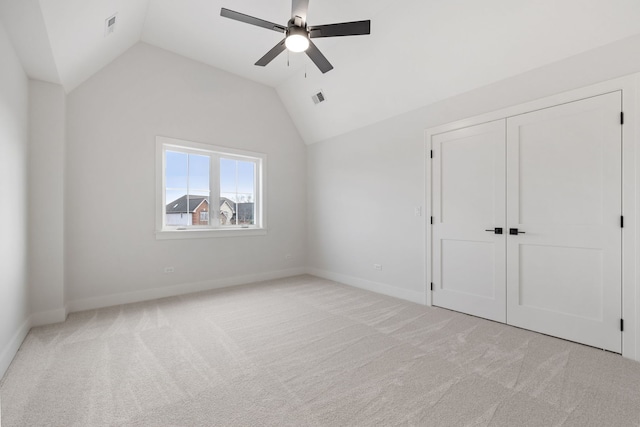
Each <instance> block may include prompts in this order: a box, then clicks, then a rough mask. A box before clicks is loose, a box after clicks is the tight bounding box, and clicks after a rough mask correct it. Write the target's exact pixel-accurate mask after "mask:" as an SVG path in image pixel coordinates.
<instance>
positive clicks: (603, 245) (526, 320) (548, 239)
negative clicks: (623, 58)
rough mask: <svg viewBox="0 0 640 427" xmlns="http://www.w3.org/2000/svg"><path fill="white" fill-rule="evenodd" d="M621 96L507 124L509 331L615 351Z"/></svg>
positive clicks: (617, 347) (618, 302)
mask: <svg viewBox="0 0 640 427" xmlns="http://www.w3.org/2000/svg"><path fill="white" fill-rule="evenodd" d="M620 111H621V93H620V92H615V93H611V94H606V95H602V96H597V97H594V98H589V99H586V100H581V101H576V102H572V103H569V104H564V105H560V106H556V107H552V108H547V109H544V110H540V111H536V112H532V113H528V114H523V115H520V116H516V117H513V118H509V119H508V121H507V165H508V166H507V223H508V227H509V228H510V229H511V228H514V229H517V230H518V232H524V233H525V234H517V235H511V234H507V323H509V324H511V325H515V326H519V327H522V328H526V329H531V330H534V331H538V332H542V333H545V334H549V335H553V336H557V337H560V338H565V339H568V340H572V341H577V342H581V343H584V344H588V345H592V346H595V347H598V348H603V349H607V350H610V351H615V352H621V341H622V335H621V332H620V315H621V259H622V258H621V242H622V233H621V228H620V214H621V203H622V196H621V193H622V185H621V176H622V175H621V153H622V151H621V148H622V147H621V145H622V130H621V125H620Z"/></svg>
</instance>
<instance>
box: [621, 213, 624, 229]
mask: <svg viewBox="0 0 640 427" xmlns="http://www.w3.org/2000/svg"><path fill="white" fill-rule="evenodd" d="M620 228H624V216H622V215H620Z"/></svg>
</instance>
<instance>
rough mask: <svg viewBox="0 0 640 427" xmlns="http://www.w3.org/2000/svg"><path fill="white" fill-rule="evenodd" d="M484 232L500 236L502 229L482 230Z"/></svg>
mask: <svg viewBox="0 0 640 427" xmlns="http://www.w3.org/2000/svg"><path fill="white" fill-rule="evenodd" d="M484 231H490V232H492V233H494V234H502V228H501V227H496V228H492V229H489V230H484Z"/></svg>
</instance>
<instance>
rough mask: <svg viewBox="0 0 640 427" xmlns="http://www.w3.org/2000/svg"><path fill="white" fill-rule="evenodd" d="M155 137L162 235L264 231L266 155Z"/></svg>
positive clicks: (159, 228)
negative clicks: (169, 233)
mask: <svg viewBox="0 0 640 427" xmlns="http://www.w3.org/2000/svg"><path fill="white" fill-rule="evenodd" d="M156 139H157V146H158V147H157V150H158V165H159V166H160V167H159V180H158V181H159V183H158V185H159V194H160V195H161V197H159V199H161V200H160V203H159V205H160V206H159V207H158V209H159V211H160V212H159V215H158V220H157V229H158V231H159V232H164V231H171V232H174V231H197V230H200V231H215V230H227V231H230V230H239V231H246V230H247V229H253V230H257V229H264V228H265V218H264V215H263V212H264V210H263V207H262V206H263V204H264V197H263V188H262V186H263V183H264V167H265V162H266V156H265V155H264V154H260V153H252V152H247V151H242V150H236V149H228V148H223V147H216V146H211V145H207V144H200V143H194V142H189V141H182V140H175V139H171V138H165V137H157V138H156ZM225 235H226V234H225Z"/></svg>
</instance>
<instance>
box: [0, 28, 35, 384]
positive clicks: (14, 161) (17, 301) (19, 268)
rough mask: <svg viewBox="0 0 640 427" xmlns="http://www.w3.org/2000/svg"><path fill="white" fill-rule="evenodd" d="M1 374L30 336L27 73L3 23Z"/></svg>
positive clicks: (0, 96)
mask: <svg viewBox="0 0 640 427" xmlns="http://www.w3.org/2000/svg"><path fill="white" fill-rule="evenodd" d="M0 58H2V65H1V66H0V200H2V203H3V207H2V209H0V227H1V228H0V377H2V376H3V375H4V372H5V370H6V369H7V367H8V366H9V363H10V362H11V360H12V359H13V356H14V355H15V353H16V351H17V350H18V347H19V346H20V344H21V343H22V340H23V338H24V337H25V335H26V333H27V331H28V328H29V325H28V314H29V313H28V285H27V270H26V264H27V215H26V213H27V146H28V143H27V138H28V128H27V126H28V125H27V123H28V96H29V92H28V90H29V86H28V80H27V76H26V74H25V73H24V71H23V70H22V67H21V65H20V62H19V60H18V57H17V56H16V54H15V52H14V50H13V47H12V46H11V44H10V43H9V40H8V38H7V35H6V32H5V29H4V27H3V26H2V25H1V24H0Z"/></svg>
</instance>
